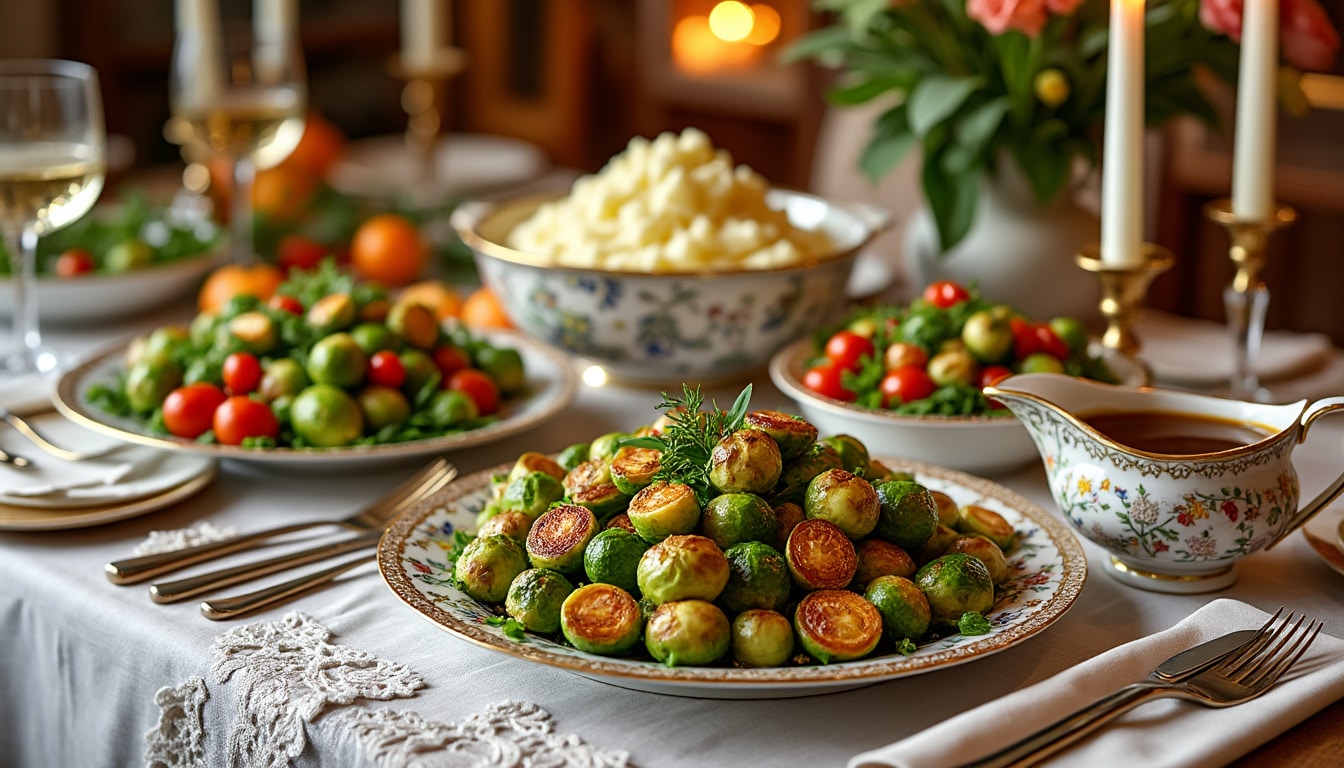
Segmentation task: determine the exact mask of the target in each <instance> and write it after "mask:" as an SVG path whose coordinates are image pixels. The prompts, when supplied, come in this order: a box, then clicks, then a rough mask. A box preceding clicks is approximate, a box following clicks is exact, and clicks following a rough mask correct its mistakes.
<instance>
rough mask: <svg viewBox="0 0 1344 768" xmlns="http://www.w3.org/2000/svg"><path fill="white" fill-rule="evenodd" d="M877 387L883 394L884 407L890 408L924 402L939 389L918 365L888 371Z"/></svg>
mask: <svg viewBox="0 0 1344 768" xmlns="http://www.w3.org/2000/svg"><path fill="white" fill-rule="evenodd" d="M877 387H878V389H879V390H881V392H882V403H883V405H885V406H886V407H888V408H894V407H896V406H898V405H900V404H902V403H911V402H914V401H915V400H923V399H924V398H926V397H928V396H929V395H932V394H933V390H935V389H937V388H938V386H937V385H936V384H934V383H933V379H932V378H930V377H929V374H928V373H927V372H926V371H925V370H924V369H923V368H920V367H919V366H917V365H903V366H901V367H900V368H896V369H893V370H890V371H887V375H886V376H883V377H882V381H881V382H880V383H879V384H878V385H877Z"/></svg>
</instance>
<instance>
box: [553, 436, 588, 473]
mask: <svg viewBox="0 0 1344 768" xmlns="http://www.w3.org/2000/svg"><path fill="white" fill-rule="evenodd" d="M587 460H588V443H575V444H573V445H571V446H569V447H568V448H565V449H564V450H563V451H561V452H560V455H559V456H557V457H556V461H558V462H559V464H560V466H562V467H564V468H565V471H566V472H569V471H570V470H572V469H574V468H575V467H577V466H579V465H580V464H582V463H583V462H585V461H587Z"/></svg>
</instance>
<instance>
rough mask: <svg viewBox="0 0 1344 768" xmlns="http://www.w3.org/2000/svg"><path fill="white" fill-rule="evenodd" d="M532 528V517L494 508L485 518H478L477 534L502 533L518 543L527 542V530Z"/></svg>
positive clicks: (490, 534)
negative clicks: (493, 512) (493, 511)
mask: <svg viewBox="0 0 1344 768" xmlns="http://www.w3.org/2000/svg"><path fill="white" fill-rule="evenodd" d="M531 529H532V518H531V517H528V516H527V515H525V514H523V513H522V512H515V511H513V510H511V509H510V510H503V511H498V510H496V512H495V514H492V515H490V516H489V517H488V518H486V519H485V520H479V526H478V528H477V530H476V535H477V536H493V535H495V534H497V533H498V534H503V535H504V536H508V537H509V538H510V539H513V540H514V541H516V542H518V543H519V544H524V545H525V544H527V532H528V531H529V530H531Z"/></svg>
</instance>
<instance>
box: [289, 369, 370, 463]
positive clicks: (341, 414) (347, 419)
mask: <svg viewBox="0 0 1344 768" xmlns="http://www.w3.org/2000/svg"><path fill="white" fill-rule="evenodd" d="M289 421H290V424H291V425H292V426H293V427H294V433H295V434H296V435H297V436H298V437H300V438H302V439H303V440H304V441H305V442H307V443H308V444H309V445H313V446H316V447H318V448H334V447H339V446H342V445H349V444H351V443H353V442H354V441H355V440H358V439H359V437H360V435H361V434H363V432H364V413H363V411H362V410H360V407H359V403H358V402H356V401H355V399H354V398H353V397H351V396H350V395H349V394H348V393H346V391H345V390H343V389H341V388H339V387H334V386H332V385H330V384H314V385H312V386H310V387H308V388H306V389H304V390H303V391H302V392H300V393H299V394H298V395H296V396H295V397H294V403H293V404H292V405H291V406H290V409H289Z"/></svg>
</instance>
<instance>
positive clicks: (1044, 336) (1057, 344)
mask: <svg viewBox="0 0 1344 768" xmlns="http://www.w3.org/2000/svg"><path fill="white" fill-rule="evenodd" d="M1031 332H1032V333H1034V334H1036V342H1037V343H1038V344H1039V345H1040V348H1041V349H1040V351H1042V352H1044V353H1046V354H1047V355H1052V356H1054V357H1057V358H1059V359H1060V360H1064V359H1066V358H1068V356H1069V345H1068V344H1065V343H1064V340H1063V339H1061V338H1060V337H1059V334H1057V333H1055V330H1054V329H1053V328H1051V327H1050V324H1049V323H1037V324H1035V325H1033V326H1032V328H1031Z"/></svg>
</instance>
